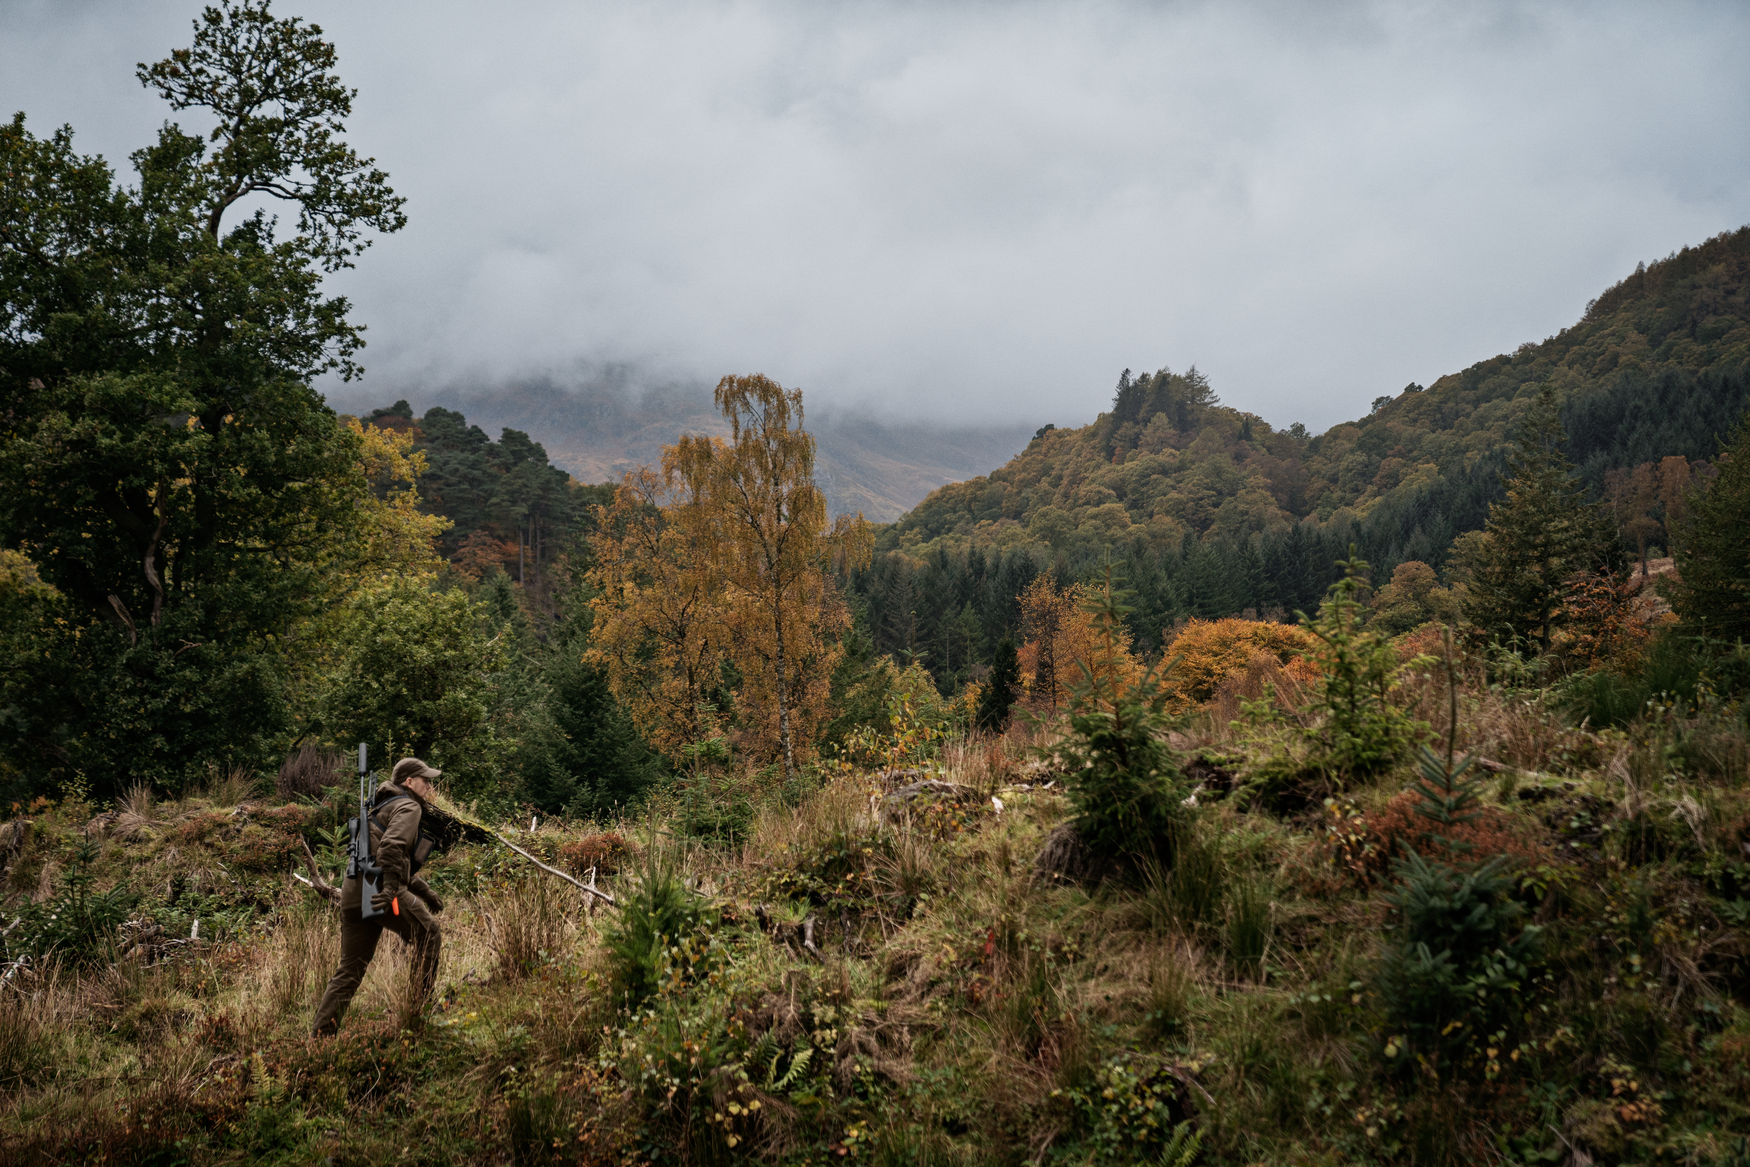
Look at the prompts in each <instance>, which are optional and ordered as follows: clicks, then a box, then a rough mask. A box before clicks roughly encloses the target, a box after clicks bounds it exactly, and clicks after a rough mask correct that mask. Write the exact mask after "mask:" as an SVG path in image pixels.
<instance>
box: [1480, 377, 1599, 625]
mask: <svg viewBox="0 0 1750 1167" xmlns="http://www.w3.org/2000/svg"><path fill="white" fill-rule="evenodd" d="M1566 441H1567V437H1566V435H1565V433H1564V432H1563V430H1562V423H1561V419H1560V417H1559V416H1558V413H1557V410H1556V401H1555V390H1554V388H1553V387H1552V386H1549V385H1545V386H1544V387H1543V390H1542V392H1541V393H1539V394H1538V399H1537V401H1536V403H1535V404H1533V406H1532V407H1531V409H1530V410H1529V411H1527V413H1526V416H1525V420H1524V422H1523V424H1522V425H1521V427H1520V431H1519V435H1518V438H1517V439H1516V441H1515V443H1514V452H1513V454H1512V456H1511V458H1510V459H1509V463H1508V465H1509V469H1510V470H1511V472H1512V476H1511V477H1510V478H1509V479H1508V480H1507V498H1506V501H1504V502H1498V503H1495V504H1494V505H1493V506H1491V507H1490V508H1489V518H1488V522H1487V524H1486V525H1485V526H1484V529H1483V537H1482V539H1481V540H1480V542H1479V543H1478V544H1477V546H1476V548H1475V551H1474V552H1473V553H1472V562H1471V564H1470V567H1471V584H1470V592H1469V595H1468V596H1467V597H1466V600H1465V613H1464V614H1465V617H1466V619H1468V620H1469V621H1470V622H1471V623H1472V624H1474V625H1476V626H1477V628H1478V629H1479V630H1481V631H1482V632H1483V633H1484V634H1485V635H1488V636H1490V637H1496V638H1499V639H1501V640H1503V641H1507V640H1514V639H1517V640H1522V641H1525V642H1528V643H1530V642H1535V643H1536V644H1537V646H1538V649H1539V651H1547V650H1548V649H1549V645H1550V635H1551V633H1552V632H1553V631H1554V629H1555V627H1556V625H1557V623H1558V622H1559V620H1560V611H1561V601H1562V596H1563V593H1564V588H1565V585H1566V583H1567V581H1568V579H1569V578H1570V577H1572V576H1573V575H1574V574H1575V573H1577V572H1580V571H1584V570H1588V569H1592V568H1596V567H1599V566H1603V565H1606V564H1609V566H1612V567H1614V566H1615V564H1614V563H1610V560H1611V559H1612V558H1613V555H1614V557H1616V558H1620V555H1621V552H1620V549H1619V548H1618V546H1617V542H1616V538H1615V536H1614V533H1613V532H1612V530H1611V528H1610V525H1609V521H1608V519H1607V518H1606V517H1605V516H1604V513H1603V511H1602V509H1601V508H1600V507H1599V506H1598V504H1596V503H1592V502H1588V501H1587V500H1586V495H1585V488H1584V487H1583V486H1582V485H1581V483H1580V482H1579V481H1578V480H1577V478H1576V476H1575V473H1574V467H1573V465H1572V464H1571V463H1570V462H1569V461H1568V459H1567V457H1566V456H1565V455H1564V454H1563V453H1562V446H1563V445H1564V444H1565V443H1566Z"/></svg>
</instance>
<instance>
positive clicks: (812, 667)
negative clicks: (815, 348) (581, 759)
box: [589, 375, 870, 771]
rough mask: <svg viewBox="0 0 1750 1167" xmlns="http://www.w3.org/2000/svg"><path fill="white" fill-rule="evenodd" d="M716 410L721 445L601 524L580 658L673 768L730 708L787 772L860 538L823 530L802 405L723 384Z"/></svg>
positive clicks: (621, 496)
mask: <svg viewBox="0 0 1750 1167" xmlns="http://www.w3.org/2000/svg"><path fill="white" fill-rule="evenodd" d="M717 404H718V407H719V408H720V409H721V410H722V412H723V416H724V418H725V419H726V420H727V421H728V423H729V428H730V436H729V438H728V440H725V439H723V438H721V437H716V436H712V435H703V434H699V435H684V436H683V437H682V438H681V440H680V441H679V442H678V443H677V444H675V445H673V446H669V447H666V448H665V449H664V450H663V455H662V469H661V472H660V473H658V472H656V471H652V470H650V469H648V468H645V469H641V470H636V471H633V472H632V473H630V474H628V475H627V476H626V479H625V481H624V483H622V485H621V487H620V489H619V490H618V492H617V493H616V494H615V499H614V504H613V506H612V507H611V508H606V509H604V511H603V513H602V515H601V522H600V531H599V533H598V534H597V535H596V536H595V537H594V539H593V543H594V549H595V553H596V567H595V568H594V569H593V570H592V571H591V581H592V582H593V583H594V584H595V586H596V587H597V588H598V589H599V591H600V594H599V595H598V596H597V598H596V599H595V600H594V601H592V604H591V606H592V607H593V609H594V611H595V616H596V631H595V634H594V643H593V645H592V647H591V648H590V651H589V659H591V660H592V661H596V662H599V663H601V664H603V665H605V666H606V667H607V670H608V678H609V682H610V684H611V685H612V686H613V688H614V692H615V694H616V696H618V697H619V699H620V700H621V701H622V702H624V703H625V704H626V706H627V708H628V709H629V710H630V711H631V713H632V717H633V719H634V720H635V721H636V722H637V723H638V726H639V728H640V729H641V730H642V731H643V732H644V734H645V735H646V736H647V737H648V738H649V739H650V741H651V742H652V743H653V744H654V745H655V746H656V747H657V748H658V749H660V750H661V751H662V752H663V753H665V754H668V755H669V756H670V757H679V756H680V755H681V751H682V749H683V748H684V747H685V746H686V745H687V744H688V743H690V742H692V741H694V740H695V739H697V738H698V737H699V736H700V728H701V724H702V723H701V720H700V719H701V717H702V716H704V712H703V711H704V710H706V709H707V708H708V707H709V706H711V705H716V704H719V703H720V702H721V700H722V698H723V697H724V696H726V695H727V696H728V697H730V698H731V700H732V702H733V705H734V709H733V711H732V716H731V718H730V720H731V721H732V722H733V724H734V725H735V727H736V731H737V732H736V738H737V741H738V744H740V745H741V746H742V747H743V748H744V749H747V750H749V751H750V752H751V753H753V754H754V755H755V756H756V757H759V758H763V759H771V760H778V761H781V762H782V763H783V765H784V768H785V770H786V771H790V770H793V769H794V767H795V765H796V763H797V761H798V759H799V758H806V757H807V756H808V755H809V754H810V753H811V752H812V749H813V743H814V741H815V738H816V737H817V730H818V729H819V726H820V725H821V723H822V722H823V721H824V719H825V716H826V704H827V697H828V693H829V688H830V683H831V676H832V672H833V668H834V666H835V665H836V664H837V663H838V660H839V658H840V656H841V655H842V654H843V651H844V649H843V647H842V643H841V641H842V635H843V633H844V631H845V629H846V628H848V627H849V626H850V613H849V611H848V609H847V608H846V606H845V604H844V601H843V599H842V597H841V596H840V594H839V590H838V587H837V585H836V583H835V582H834V580H833V579H832V578H831V576H830V575H829V574H828V573H829V571H830V570H832V569H833V568H835V567H836V568H840V569H842V568H844V567H846V566H857V565H860V564H861V563H863V562H866V561H867V558H868V548H869V544H870V538H869V535H868V532H867V527H866V525H865V524H864V523H863V522H862V518H861V516H859V517H858V518H856V519H854V520H850V519H841V520H839V521H837V522H829V521H828V519H827V517H826V500H825V498H824V496H823V495H822V494H821V493H820V489H819V488H818V487H817V486H816V485H815V482H814V439H813V437H811V436H810V435H809V434H808V432H807V431H806V430H804V429H803V428H802V394H801V391H800V390H786V389H784V388H783V387H782V386H781V385H779V384H778V383H777V382H775V381H772V380H770V379H769V378H766V377H761V376H757V375H756V376H751V377H725V378H723V380H722V381H721V382H720V383H719V384H718V386H717ZM726 666H727V668H726ZM732 679H733V680H732ZM725 712H731V711H725Z"/></svg>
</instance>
